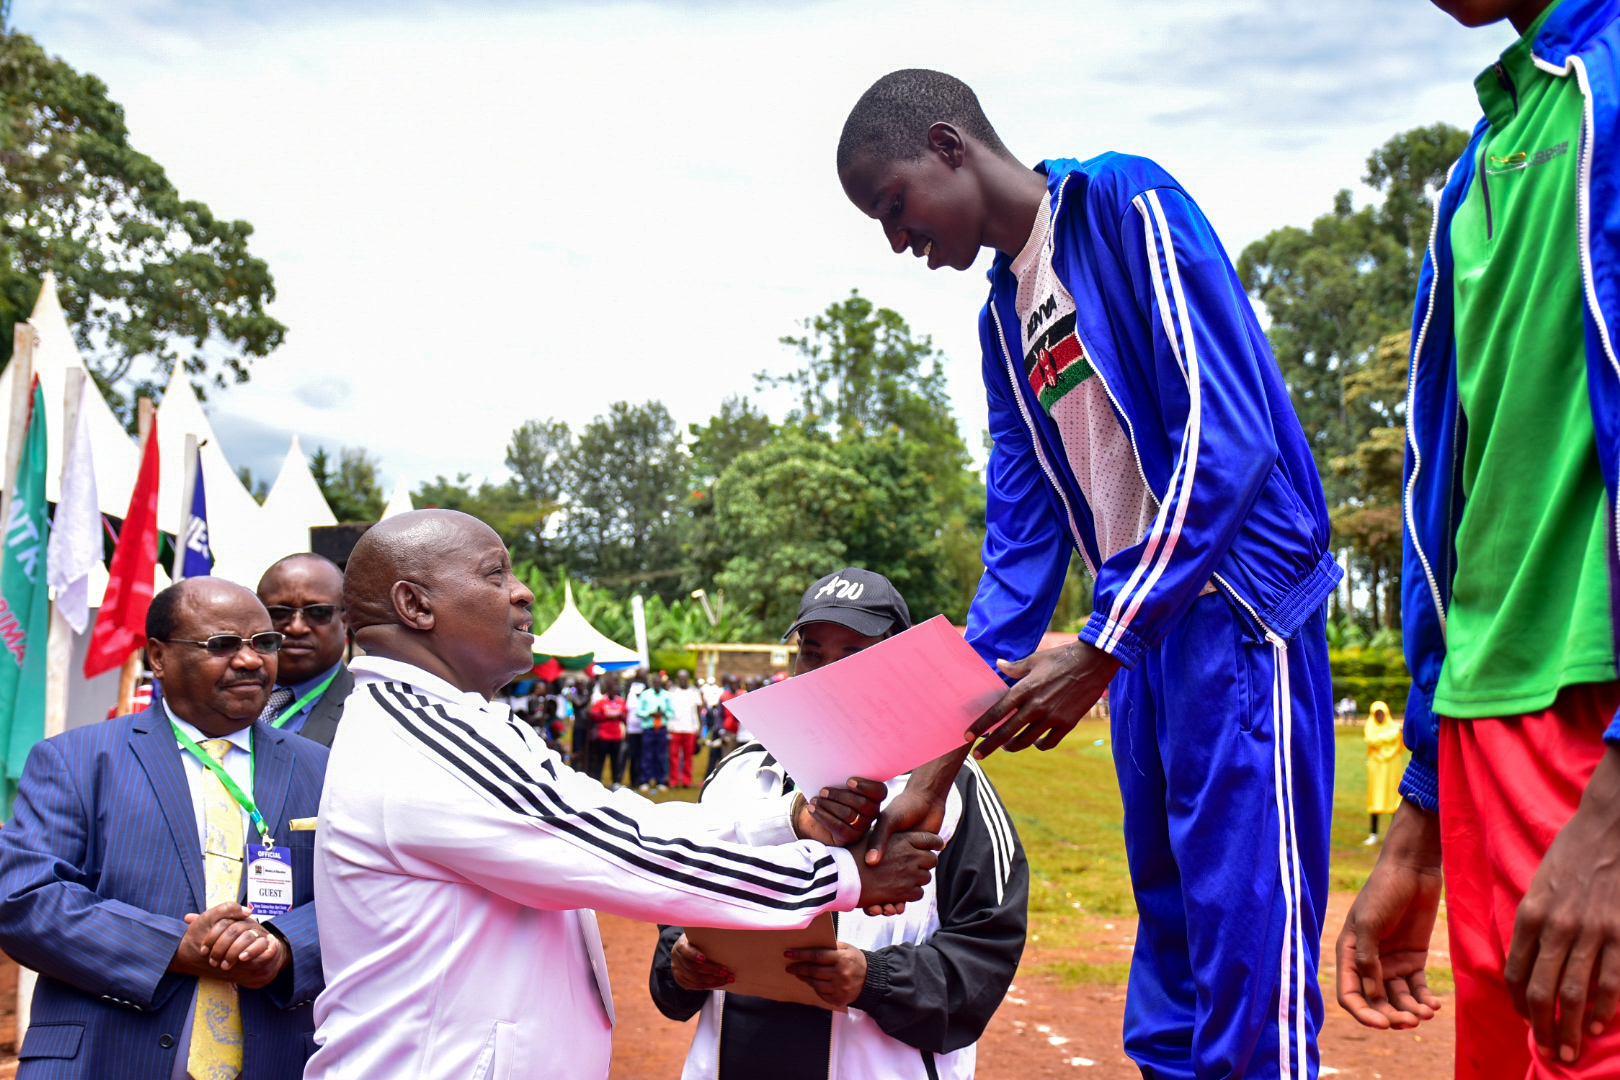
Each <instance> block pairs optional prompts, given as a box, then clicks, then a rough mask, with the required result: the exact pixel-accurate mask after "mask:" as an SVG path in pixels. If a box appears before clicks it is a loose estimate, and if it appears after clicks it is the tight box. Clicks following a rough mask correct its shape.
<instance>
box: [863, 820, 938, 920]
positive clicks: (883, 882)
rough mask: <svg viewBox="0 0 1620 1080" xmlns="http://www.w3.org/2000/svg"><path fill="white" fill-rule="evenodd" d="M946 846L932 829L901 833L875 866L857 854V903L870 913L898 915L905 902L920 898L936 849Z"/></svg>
mask: <svg viewBox="0 0 1620 1080" xmlns="http://www.w3.org/2000/svg"><path fill="white" fill-rule="evenodd" d="M944 846H945V841H943V840H941V839H940V838H939V837H938V836H937V835H935V834H934V833H929V832H908V833H901V834H900V835H899V836H896V837H894V838H893V840H892V841H891V842H890V843H889V849H888V851H887V852H886V853H885V854H884V857H883V860H882V861H881V862H879V863H878V864H877V865H876V866H874V865H872V863H871V862H870V861H869V860H867V859H863V858H861V857H859V856H857V857H856V859H855V865H856V866H857V867H859V868H860V872H861V899H860V906H861V907H862V908H864V909H866V911H867V913H868V914H872V915H897V914H899V913H900V912H901V911H904V910H905V906H906V904H908V903H910V902H911V901H913V900H921V899H922V895H923V886H924V885H927V884H928V879H929V876H930V875H931V874H932V873H933V869H934V867H936V866H938V865H939V850H940V849H941V848H943V847H944Z"/></svg>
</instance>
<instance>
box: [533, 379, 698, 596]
mask: <svg viewBox="0 0 1620 1080" xmlns="http://www.w3.org/2000/svg"><path fill="white" fill-rule="evenodd" d="M687 470H688V459H687V454H686V450H685V448H684V447H683V446H682V443H681V435H680V429H679V428H677V427H676V426H675V420H674V418H673V417H671V416H670V414H669V410H668V409H667V408H665V407H664V404H663V402H660V401H649V402H647V403H645V404H642V405H632V404H630V403H629V402H627V401H616V402H614V403H613V404H612V405H610V406H609V407H608V411H607V414H606V415H605V416H598V417H597V418H596V419H594V420H592V421H591V422H590V423H589V424H587V425H585V428H584V429H583V430H582V431H581V432H580V433H579V439H578V441H577V442H576V443H575V445H574V449H573V451H572V453H571V454H570V456H569V460H568V465H567V470H566V475H567V481H568V485H567V490H568V495H569V503H568V509H567V513H566V514H565V515H564V517H563V522H562V526H561V532H562V538H563V543H564V546H565V549H566V559H567V561H568V564H569V565H570V566H571V567H572V568H574V569H575V570H577V571H578V572H579V573H580V574H581V575H583V576H584V577H587V578H589V579H590V580H592V581H595V582H596V583H597V584H601V585H608V586H610V587H615V588H626V589H628V588H632V587H642V588H651V589H652V590H653V591H655V592H658V593H660V594H661V595H664V597H665V599H672V598H673V597H674V595H675V594H676V592H677V591H678V589H679V584H680V577H681V574H682V572H683V567H684V559H683V557H682V552H681V521H680V514H681V509H682V507H683V506H684V504H685V501H686V498H687V492H688V490H689V488H688V487H687Z"/></svg>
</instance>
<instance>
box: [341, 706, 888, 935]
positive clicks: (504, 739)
mask: <svg viewBox="0 0 1620 1080" xmlns="http://www.w3.org/2000/svg"><path fill="white" fill-rule="evenodd" d="M362 692H364V693H368V694H370V695H371V696H372V697H373V699H374V700H375V701H376V702H377V703H378V705H379V706H380V707H381V708H382V709H384V710H385V711H387V712H388V713H390V714H391V715H392V716H393V718H394V719H395V720H396V722H398V723H399V724H400V726H401V728H402V729H403V730H404V732H405V734H406V736H407V738H408V739H410V740H414V741H415V742H416V743H417V744H418V745H419V748H420V750H421V752H422V753H423V755H424V757H425V758H426V759H427V760H429V761H431V762H433V763H434V764H435V765H438V766H439V767H440V768H442V769H443V770H444V771H445V772H446V773H448V776H447V777H446V779H447V780H448V781H449V782H447V783H443V784H438V785H433V788H432V790H431V791H425V790H418V791H411V792H404V791H400V792H396V793H394V794H393V795H392V796H391V798H390V802H397V801H408V802H409V804H410V810H409V812H406V813H399V814H396V813H390V814H389V815H388V817H389V821H390V825H391V827H390V831H389V837H388V840H389V846H390V848H391V849H392V851H393V852H394V854H395V855H396V857H398V858H399V859H400V861H401V866H402V868H404V869H405V870H407V872H410V873H412V874H414V875H417V876H438V875H441V874H442V875H446V876H451V877H455V878H460V879H463V880H466V881H470V882H474V883H476V884H478V885H482V886H483V887H484V888H486V889H489V890H490V891H491V892H494V893H497V894H498V895H501V896H504V897H507V898H508V899H510V900H513V901H516V902H517V903H520V904H524V905H526V906H528V907H535V908H542V909H552V910H558V909H565V908H579V907H590V908H595V909H597V910H598V911H604V912H609V913H612V914H615V915H623V916H625V917H627V918H632V919H640V920H642V921H646V922H666V923H667V922H682V923H686V924H690V925H706V926H734V927H742V928H774V927H794V926H802V925H805V924H806V923H808V922H809V921H810V920H811V919H812V918H813V917H815V915H817V914H818V913H820V912H821V911H823V910H829V909H831V910H839V911H847V910H850V909H851V908H853V907H854V906H855V905H856V902H857V900H858V899H859V896H860V887H861V886H860V877H859V872H858V870H857V868H856V866H855V862H854V859H853V857H852V856H851V855H850V854H849V852H847V851H845V850H843V849H842V848H835V849H829V848H826V847H824V846H823V845H821V844H818V843H815V842H813V841H805V840H800V841H795V842H793V843H790V844H783V845H779V846H776V847H767V848H758V847H750V846H746V844H747V839H748V833H749V831H750V830H749V827H748V823H743V824H739V823H738V822H737V821H736V819H735V818H731V817H724V816H721V815H717V814H716V813H714V812H713V811H712V810H711V809H710V808H708V807H705V806H702V805H701V804H697V803H653V802H651V801H649V800H647V799H644V798H642V797H641V796H640V795H638V794H636V793H635V792H633V791H630V790H628V789H623V790H619V791H616V792H615V791H609V790H608V789H606V788H604V787H603V786H602V785H601V784H600V783H599V782H597V781H594V780H591V779H590V778H588V777H586V776H584V775H582V774H580V773H577V772H575V771H574V770H572V769H569V768H567V767H566V766H564V765H563V764H562V762H561V760H560V759H559V758H558V757H557V755H556V754H555V753H554V752H552V751H550V750H549V749H547V748H545V747H544V745H543V744H541V743H539V741H538V740H537V739H534V738H533V737H532V736H531V735H528V734H527V733H525V732H522V731H520V728H519V725H518V724H516V723H513V724H509V725H505V727H506V730H505V731H502V730H501V729H500V726H496V727H495V729H494V730H493V731H491V730H487V728H488V727H489V725H488V724H487V722H480V718H468V717H465V716H458V715H456V712H455V711H454V710H452V709H450V708H449V707H447V706H446V705H445V704H444V703H442V702H437V701H434V700H432V699H431V698H428V697H426V696H424V695H422V694H419V693H415V692H413V691H412V690H411V689H410V688H407V687H403V686H401V685H400V684H397V683H371V684H370V685H368V686H367V687H365V688H364V690H363V691H362ZM424 804H425V805H424ZM394 808H395V807H391V808H390V809H394ZM423 811H425V812H423ZM396 823H397V824H396Z"/></svg>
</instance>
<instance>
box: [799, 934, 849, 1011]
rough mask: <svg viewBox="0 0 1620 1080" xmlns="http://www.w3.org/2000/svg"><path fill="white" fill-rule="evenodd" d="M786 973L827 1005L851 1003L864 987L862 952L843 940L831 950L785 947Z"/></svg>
mask: <svg viewBox="0 0 1620 1080" xmlns="http://www.w3.org/2000/svg"><path fill="white" fill-rule="evenodd" d="M782 955H783V956H785V957H786V958H787V959H789V960H791V961H793V963H790V964H788V966H787V969H788V972H789V973H790V974H793V975H796V976H798V977H799V978H800V979H802V980H804V982H805V984H806V985H807V986H809V987H810V989H812V990H814V991H815V992H816V996H817V997H819V998H820V999H821V1000H822V1001H825V1002H826V1003H827V1004H829V1005H853V1004H855V999H856V998H858V997H860V996H861V990H862V989H864V988H865V986H866V954H865V953H864V952H862V951H861V950H859V949H857V948H856V947H855V946H853V945H851V944H849V943H848V942H847V941H840V942H839V943H838V945H837V947H836V948H831V949H789V950H788V951H787V952H785V953H783V954H782Z"/></svg>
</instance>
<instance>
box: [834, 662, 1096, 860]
mask: <svg viewBox="0 0 1620 1080" xmlns="http://www.w3.org/2000/svg"><path fill="white" fill-rule="evenodd" d="M997 666H998V667H999V668H1000V669H1001V671H1002V673H1003V674H1005V675H1008V676H1011V677H1012V678H1015V679H1017V680H1018V681H1017V682H1016V683H1014V684H1013V685H1012V686H1011V687H1010V688H1009V689H1008V690H1007V692H1006V693H1005V694H1002V695H1001V697H1000V698H998V699H996V703H995V704H994V705H992V706H990V707H989V708H988V709H986V710H985V711H984V714H983V715H982V716H980V717H979V718H978V719H977V720H975V721H974V722H973V726H972V727H971V728H969V729H968V730H967V732H966V734H965V735H964V738H966V739H967V745H965V746H963V747H962V748H961V749H960V750H954V751H952V752H951V753H949V754H946V755H945V756H944V757H941V758H938V759H936V760H934V761H931V762H929V763H928V764H927V765H924V766H922V767H921V768H919V769H916V770H914V771H913V772H912V774H911V780H910V782H909V783H907V784H906V790H904V791H902V792H901V793H900V794H899V795H897V796H895V798H894V800H893V801H892V802H890V803H889V805H888V806H887V807H885V808H884V810H883V812H882V813H881V814H879V815H878V819H877V824H876V825H875V826H874V827H873V830H872V842H871V845H870V847H869V848H868V850H867V853H866V861H867V862H877V861H878V860H879V859H881V858H883V855H884V852H886V851H887V850H888V844H889V838H890V837H891V836H893V835H895V834H896V833H899V832H903V831H905V830H907V829H924V830H927V831H931V832H937V831H939V827H940V826H941V825H942V824H943V823H944V821H945V800H946V798H947V796H949V795H950V793H951V785H952V784H954V783H955V782H956V774H957V773H958V772H959V771H961V768H962V765H963V763H964V762H966V761H967V756H968V751H969V750H970V749H972V750H973V756H974V757H976V758H979V759H981V760H982V759H983V758H986V757H988V756H989V755H991V754H993V753H995V752H996V750H998V749H1001V748H1002V747H1005V748H1006V749H1007V750H1009V751H1018V750H1023V749H1024V748H1026V747H1029V746H1034V747H1036V748H1037V749H1040V750H1050V749H1052V748H1053V747H1054V746H1056V745H1057V744H1058V743H1060V742H1062V741H1063V737H1064V736H1065V735H1067V734H1068V733H1069V732H1070V731H1072V730H1074V725H1075V724H1077V723H1079V722H1080V721H1081V720H1082V719H1084V718H1085V715H1086V713H1088V712H1090V711H1091V707H1092V706H1093V705H1095V704H1096V703H1097V699H1098V698H1100V697H1102V696H1103V692H1104V691H1105V690H1107V689H1108V683H1109V680H1111V679H1112V678H1113V677H1114V672H1116V671H1118V670H1119V661H1118V660H1115V659H1114V658H1113V657H1112V656H1110V655H1108V654H1107V653H1105V652H1103V651H1102V650H1101V649H1099V648H1097V647H1096V646H1094V645H1091V644H1089V643H1087V642H1084V641H1076V642H1074V643H1072V644H1069V645H1060V646H1058V647H1057V648H1055V649H1044V650H1042V651H1041V652H1037V653H1032V654H1031V655H1029V656H1026V657H1024V658H1023V659H1022V660H1019V661H1017V662H1009V661H1006V660H1001V661H998V662H997ZM998 724H999V726H997V725H998ZM991 728H995V730H994V731H991V730H990V729H991ZM987 731H988V732H990V734H989V735H988V737H986V738H985V739H984V741H982V742H981V743H979V745H978V748H977V749H973V740H975V739H977V738H979V736H981V735H984V734H985V732H987Z"/></svg>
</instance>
